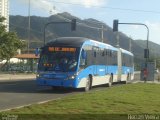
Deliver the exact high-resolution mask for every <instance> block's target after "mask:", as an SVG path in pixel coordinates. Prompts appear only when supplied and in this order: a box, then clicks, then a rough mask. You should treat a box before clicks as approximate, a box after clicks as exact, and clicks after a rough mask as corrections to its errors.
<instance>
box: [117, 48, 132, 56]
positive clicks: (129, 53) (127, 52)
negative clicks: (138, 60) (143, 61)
mask: <svg viewBox="0 0 160 120" xmlns="http://www.w3.org/2000/svg"><path fill="white" fill-rule="evenodd" d="M120 49H121V51H122V53H125V54H128V55H131V56H133V53H131V52H129V51H127V50H125V49H122V48H120Z"/></svg>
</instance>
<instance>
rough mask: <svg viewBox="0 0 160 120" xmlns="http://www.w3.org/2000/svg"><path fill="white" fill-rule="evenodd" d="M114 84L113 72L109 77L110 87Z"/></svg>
mask: <svg viewBox="0 0 160 120" xmlns="http://www.w3.org/2000/svg"><path fill="white" fill-rule="evenodd" d="M112 84H113V75H112V74H111V76H110V78H109V82H108V87H111V86H112Z"/></svg>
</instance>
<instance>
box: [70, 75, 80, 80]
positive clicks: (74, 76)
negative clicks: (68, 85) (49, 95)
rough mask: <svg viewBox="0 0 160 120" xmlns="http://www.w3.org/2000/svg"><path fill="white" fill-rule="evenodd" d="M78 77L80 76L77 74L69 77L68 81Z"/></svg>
mask: <svg viewBox="0 0 160 120" xmlns="http://www.w3.org/2000/svg"><path fill="white" fill-rule="evenodd" d="M77 75H78V74H77V73H76V74H73V75H70V76H68V80H74V79H75V78H76V77H77Z"/></svg>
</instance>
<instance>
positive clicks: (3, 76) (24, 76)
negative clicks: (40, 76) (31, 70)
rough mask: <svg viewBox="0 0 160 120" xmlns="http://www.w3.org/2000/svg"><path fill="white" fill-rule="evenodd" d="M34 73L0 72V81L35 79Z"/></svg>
mask: <svg viewBox="0 0 160 120" xmlns="http://www.w3.org/2000/svg"><path fill="white" fill-rule="evenodd" d="M35 78H36V74H25V73H24V74H1V73H0V81H6V80H28V79H35Z"/></svg>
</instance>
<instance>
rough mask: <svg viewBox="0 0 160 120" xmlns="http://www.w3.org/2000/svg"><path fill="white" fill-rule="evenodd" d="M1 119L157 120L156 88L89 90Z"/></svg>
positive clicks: (158, 100)
mask: <svg viewBox="0 0 160 120" xmlns="http://www.w3.org/2000/svg"><path fill="white" fill-rule="evenodd" d="M1 115H3V116H5V115H18V117H19V119H26V120H28V119H33V120H34V119H40V120H45V119H53V120H56V119H66V120H69V119H76V120H77V119H79V120H81V119H83V120H88V119H92V120H97V119H108V120H112V119H115V120H120V119H122V120H125V119H128V117H130V116H129V115H136V116H133V117H136V118H137V119H138V117H144V118H145V117H146V115H153V116H154V115H157V116H156V117H159V120H160V85H159V84H147V83H146V84H145V83H137V84H128V85H120V86H115V87H111V88H105V89H102V90H100V91H94V90H93V91H91V92H87V93H80V94H76V95H70V96H67V97H65V98H63V99H60V100H54V101H51V102H47V103H44V104H40V105H37V104H34V105H31V106H27V107H24V108H20V109H13V110H10V111H6V112H2V113H1ZM158 115H159V116H158ZM3 116H2V117H3ZM131 117H132V116H131ZM157 119H158V118H157Z"/></svg>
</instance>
